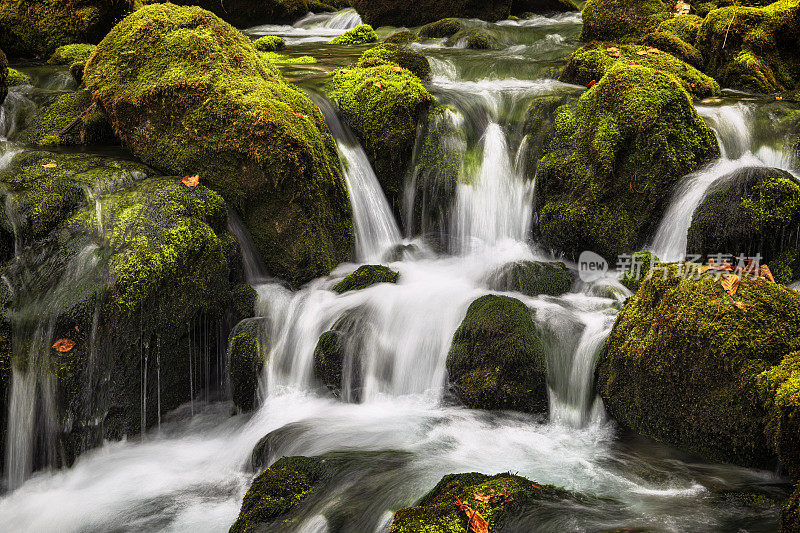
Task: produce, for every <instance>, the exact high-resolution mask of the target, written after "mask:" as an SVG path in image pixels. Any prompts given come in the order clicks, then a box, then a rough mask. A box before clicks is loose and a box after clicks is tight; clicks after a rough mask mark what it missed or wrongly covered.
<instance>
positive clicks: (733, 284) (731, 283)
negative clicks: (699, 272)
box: [720, 274, 739, 296]
mask: <svg viewBox="0 0 800 533" xmlns="http://www.w3.org/2000/svg"><path fill="white" fill-rule="evenodd" d="M720 283H722V288H723V289H725V292H727V293H728V294H730V295H731V296H736V289H738V288H739V276H737V275H736V274H723V277H722V279H721V280H720Z"/></svg>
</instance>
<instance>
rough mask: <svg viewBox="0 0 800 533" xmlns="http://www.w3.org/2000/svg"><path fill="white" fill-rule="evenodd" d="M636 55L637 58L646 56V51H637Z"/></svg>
mask: <svg viewBox="0 0 800 533" xmlns="http://www.w3.org/2000/svg"><path fill="white" fill-rule="evenodd" d="M636 55H638V56H646V55H647V50H638V51H637V52H636Z"/></svg>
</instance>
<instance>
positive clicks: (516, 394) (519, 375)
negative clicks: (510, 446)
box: [447, 295, 547, 413]
mask: <svg viewBox="0 0 800 533" xmlns="http://www.w3.org/2000/svg"><path fill="white" fill-rule="evenodd" d="M447 371H448V373H449V374H450V380H451V381H452V382H453V384H454V385H455V392H456V395H457V396H458V397H459V399H460V400H461V401H462V402H464V404H465V405H466V406H468V407H471V408H473V409H513V410H516V411H522V412H527V413H543V412H547V366H546V360H545V354H544V347H543V345H542V342H541V340H540V339H539V334H538V332H537V329H536V325H535V324H534V323H533V320H532V318H531V312H530V311H529V310H528V308H527V307H526V306H525V304H523V303H522V302H520V301H519V300H516V299H514V298H509V297H508V296H495V295H487V296H482V297H480V298H478V299H477V300H475V301H474V302H472V304H471V305H470V306H469V309H468V310H467V315H466V316H465V317H464V320H463V321H462V322H461V325H460V326H459V328H458V329H457V330H456V333H455V335H453V344H452V346H451V348H450V352H449V353H448V354H447Z"/></svg>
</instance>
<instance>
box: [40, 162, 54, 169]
mask: <svg viewBox="0 0 800 533" xmlns="http://www.w3.org/2000/svg"><path fill="white" fill-rule="evenodd" d="M42 166H43V167H44V168H56V167H57V166H58V163H47V164H46V165H42Z"/></svg>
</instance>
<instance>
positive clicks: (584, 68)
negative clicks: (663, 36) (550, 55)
mask: <svg viewBox="0 0 800 533" xmlns="http://www.w3.org/2000/svg"><path fill="white" fill-rule="evenodd" d="M645 39H647V37H646V38H645ZM609 48H615V49H616V50H617V51H618V52H619V57H614V56H613V55H612V53H613V52H608V49H609ZM632 63H633V64H637V65H641V66H644V67H648V68H651V69H653V70H657V71H659V72H666V73H669V74H671V75H672V76H674V77H675V79H676V80H678V81H679V82H680V84H681V87H683V88H684V89H685V90H686V91H687V92H688V93H689V94H691V95H692V96H696V97H698V98H705V97H708V96H715V95H718V94H719V92H720V87H719V84H718V83H717V82H716V81H714V79H713V78H709V77H708V76H706V75H705V74H703V73H702V72H700V71H699V70H697V69H696V68H694V67H693V66H691V65H689V64H687V63H686V62H685V60H683V61H682V60H680V59H678V58H676V57H675V56H673V55H671V54H669V53H666V52H663V51H661V50H658V49H656V50H653V48H652V45H651V46H644V45H636V44H630V45H619V46H618V45H615V44H614V43H591V44H588V45H586V46H584V47H582V48H580V49H578V50H576V51H575V52H573V53H572V55H570V57H569V62H568V63H567V65H566V66H565V67H564V70H563V71H561V75H560V76H559V77H558V79H559V80H560V81H563V82H567V83H575V84H579V85H589V84H590V83H591V82H592V81H594V82H598V81H600V79H601V78H602V77H603V76H604V75H605V74H606V72H608V71H609V70H610V69H611V68H612V67H614V66H615V65H626V64H632Z"/></svg>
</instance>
